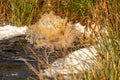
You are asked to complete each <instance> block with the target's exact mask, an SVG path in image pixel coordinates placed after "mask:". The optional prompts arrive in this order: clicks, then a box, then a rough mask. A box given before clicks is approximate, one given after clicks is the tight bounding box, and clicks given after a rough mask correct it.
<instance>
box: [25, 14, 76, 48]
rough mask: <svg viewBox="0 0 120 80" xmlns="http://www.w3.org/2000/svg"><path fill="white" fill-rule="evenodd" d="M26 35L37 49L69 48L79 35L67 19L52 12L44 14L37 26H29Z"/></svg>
mask: <svg viewBox="0 0 120 80" xmlns="http://www.w3.org/2000/svg"><path fill="white" fill-rule="evenodd" d="M26 35H27V37H26V39H27V40H28V41H29V42H30V43H31V44H34V45H35V47H37V48H39V47H41V46H46V47H50V48H67V47H70V46H71V45H72V43H73V42H74V41H75V37H77V36H78V33H77V30H75V28H74V26H73V25H72V23H70V22H69V23H68V22H67V19H61V17H59V16H56V15H54V13H53V12H50V13H46V14H44V15H43V16H42V17H41V19H40V20H39V21H38V22H37V23H36V24H34V25H32V26H29V29H28V30H27V33H26Z"/></svg>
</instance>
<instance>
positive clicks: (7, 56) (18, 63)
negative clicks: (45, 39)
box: [0, 36, 36, 80]
mask: <svg viewBox="0 0 120 80" xmlns="http://www.w3.org/2000/svg"><path fill="white" fill-rule="evenodd" d="M26 45H30V44H29V43H27V42H26V40H25V39H24V36H18V37H14V38H11V39H7V40H1V41H0V80H30V77H36V75H35V74H34V73H33V72H32V71H31V70H29V68H28V66H27V65H26V64H25V63H24V61H22V60H20V59H19V58H21V57H22V58H25V59H27V60H31V55H29V56H28V54H26V52H25V46H26ZM28 62H30V63H32V64H33V65H35V64H36V61H34V60H33V61H32V60H31V61H28Z"/></svg>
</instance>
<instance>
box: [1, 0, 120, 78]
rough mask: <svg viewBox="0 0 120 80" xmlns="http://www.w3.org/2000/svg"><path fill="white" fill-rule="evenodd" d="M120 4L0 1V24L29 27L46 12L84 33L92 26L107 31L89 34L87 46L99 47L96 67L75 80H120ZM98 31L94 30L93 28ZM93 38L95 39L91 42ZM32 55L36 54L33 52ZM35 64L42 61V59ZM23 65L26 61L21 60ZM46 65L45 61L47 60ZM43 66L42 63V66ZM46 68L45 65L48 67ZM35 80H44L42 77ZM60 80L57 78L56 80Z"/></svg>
mask: <svg viewBox="0 0 120 80" xmlns="http://www.w3.org/2000/svg"><path fill="white" fill-rule="evenodd" d="M119 8H120V0H96V1H95V0H24V1H23V0H19V1H18V0H0V20H2V21H9V22H11V23H12V24H14V25H17V26H21V25H31V24H34V23H35V22H37V21H38V20H39V18H40V17H41V15H42V14H43V13H45V12H50V11H54V12H55V13H56V15H59V16H61V17H63V18H65V17H68V21H73V22H81V23H82V24H84V25H86V29H87V28H90V27H89V26H90V25H92V24H93V23H95V24H96V25H100V29H103V28H106V30H107V31H108V35H104V34H102V33H101V32H97V33H96V32H94V31H93V32H92V34H91V35H90V36H89V37H87V38H85V40H86V42H90V43H92V44H99V46H97V47H96V49H97V51H98V58H97V64H96V65H95V67H93V68H92V69H90V70H89V71H84V72H82V73H81V74H80V75H79V76H76V75H74V74H73V75H72V76H73V78H74V80H119V79H120V9H119ZM96 27H97V26H96ZM93 34H95V36H97V37H95V38H94V39H93ZM33 54H34V55H35V53H34V52H33ZM36 58H37V60H39V61H41V59H38V57H37V56H36ZM24 61H25V60H24ZM46 61H47V60H46ZM25 62H26V64H28V66H29V67H30V68H31V69H32V70H33V72H35V73H36V74H37V75H38V74H42V73H41V70H40V71H37V70H36V69H34V67H32V65H30V64H29V63H28V62H27V61H25ZM46 63H47V62H46ZM43 64H45V63H43ZM47 65H48V64H47ZM38 77H39V78H40V79H41V80H42V79H43V80H45V79H44V78H43V77H42V76H41V75H38ZM55 79H56V80H58V79H60V78H59V76H58V77H56V78H55Z"/></svg>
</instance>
